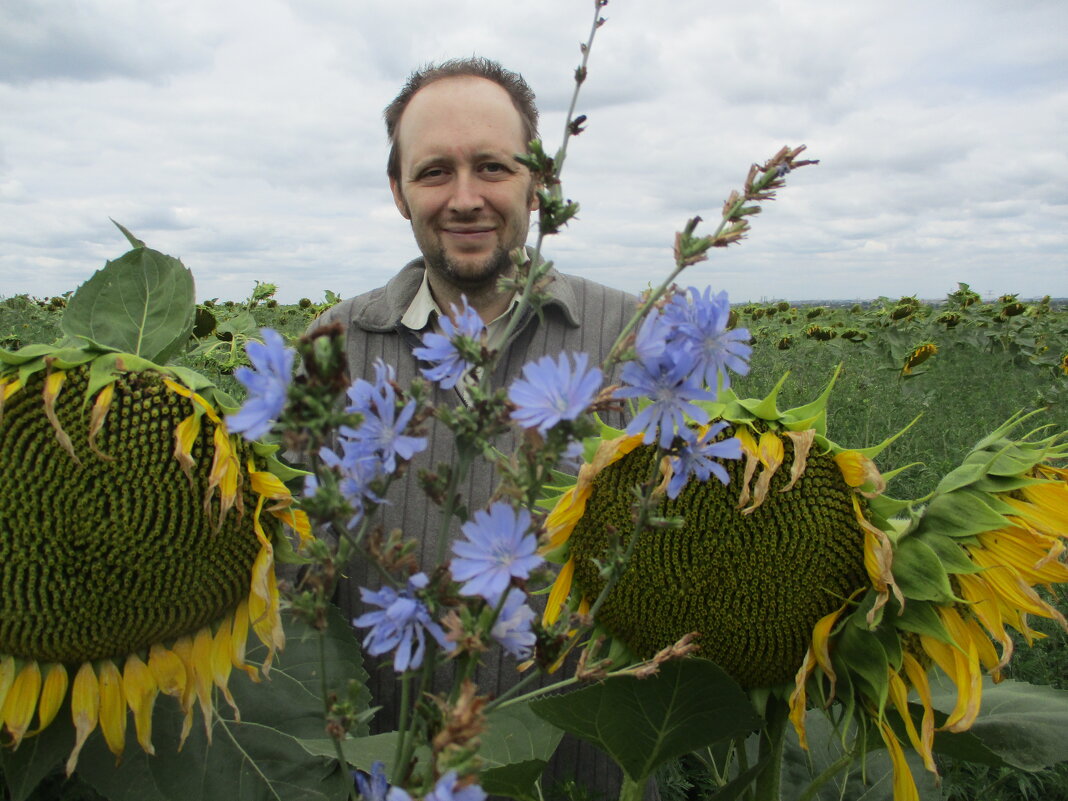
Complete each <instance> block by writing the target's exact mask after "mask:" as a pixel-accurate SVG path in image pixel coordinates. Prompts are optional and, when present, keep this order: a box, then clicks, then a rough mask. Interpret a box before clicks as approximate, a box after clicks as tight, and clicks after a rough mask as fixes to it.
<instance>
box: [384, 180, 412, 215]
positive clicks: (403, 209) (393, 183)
mask: <svg viewBox="0 0 1068 801" xmlns="http://www.w3.org/2000/svg"><path fill="white" fill-rule="evenodd" d="M389 190H390V191H391V192H392V193H393V202H394V203H395V204H396V205H397V211H399V212H400V213H401V216H402V217H403V218H404V219H406V220H411V219H412V213H411V211H409V209H408V201H406V200H405V199H404V193H403V192H401V188H400V183H399V182H398V181H397V180H396V179H395V178H390V179H389Z"/></svg>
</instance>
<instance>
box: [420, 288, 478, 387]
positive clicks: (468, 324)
mask: <svg viewBox="0 0 1068 801" xmlns="http://www.w3.org/2000/svg"><path fill="white" fill-rule="evenodd" d="M460 303H461V305H460V307H459V308H457V307H456V306H455V305H453V306H452V313H453V316H454V317H455V318H456V322H455V323H454V322H453V321H452V320H451V319H449V317H448V316H446V315H442V316H441V317H439V318H438V322H439V324H440V325H441V330H442V331H443V332H444V333H442V334H438V333H434V332H431V333H427V334H423V339H422V341H423V347H421V348H413V349H412V353H413V354H414V355H415V357H416V358H417V359H420V360H421V361H424V362H429V363H430V367H424V368H421V369H422V373H423V375H424V376H425V377H426V378H427V379H428V380H430V381H433V382H435V383H437V384H439V385H440V386H441V388H442V389H452V388H453V387H455V386H456V384H457V383H458V382H459V381H460V379H461V378H462V377H463V375H464V373H465V372H467V371H468V370H470V369H471V366H472V365H471V362H469V361H467V360H466V359H464V358H463V356H461V355H460V351H459V350H458V349H457V347H456V341H457V340H458V339H459V338H460V337H464V338H466V339H472V340H475V341H476V342H477V341H478V340H480V339H481V338H482V333H483V331H485V328H486V326H485V325H484V324H483V322H482V317H480V316H479V313H478V312H477V311H476V310H475V309H472V308H471V307H470V306H468V305H467V298H466V297H464V296H461V297H460Z"/></svg>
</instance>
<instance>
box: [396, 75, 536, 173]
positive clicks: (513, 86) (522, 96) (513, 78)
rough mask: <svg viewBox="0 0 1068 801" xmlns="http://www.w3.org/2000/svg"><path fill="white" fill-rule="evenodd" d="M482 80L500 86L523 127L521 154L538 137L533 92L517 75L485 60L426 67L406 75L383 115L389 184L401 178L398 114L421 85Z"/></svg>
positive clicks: (399, 115) (520, 76) (401, 113)
mask: <svg viewBox="0 0 1068 801" xmlns="http://www.w3.org/2000/svg"><path fill="white" fill-rule="evenodd" d="M465 77H466V78H483V79H485V80H487V81H492V82H493V83H495V84H497V85H498V86H500V87H501V88H502V89H504V91H505V92H507V93H508V97H509V98H510V99H511V101H512V105H513V106H514V107H515V110H516V113H517V114H518V115H519V119H520V121H521V122H522V125H523V152H525V151H526V149H527V148H526V143H527V142H529V141H530V140H531V139H537V138H538V107H537V106H536V105H534V92H533V90H532V89H531V88H530V86H528V85H527V82H526V81H524V80H523V76H522V75H520V74H519V73H518V72H512V71H511V70H506V69H505V68H504V67H502V66H501V65H500V64H498V63H497V62H496V61H491V60H490V59H488V58H454V59H451V60H449V61H445V62H443V63H441V64H427V65H426V66H425V67H422V68H421V69H418V70H416V71H415V72H413V73H412V74H411V75H409V76H408V82H407V83H405V84H404V88H403V89H401V90H400V93H399V94H398V95H397V96H396V97H395V98H394V99H393V102H392V103H390V104H389V105H388V106H386V110H385V111H384V112H383V114H382V116H383V117H385V120H386V135H387V136H388V137H389V144H390V148H389V161H388V162H386V175H388V176H389V179H390V180H391V181H396V180H397V179H399V178H400V153H399V152H398V148H397V126H398V125H399V124H400V118H401V115H403V114H404V110H405V109H406V108H407V107H408V103H409V101H411V99H412V97H414V96H415V93H416V92H418V91H419V90H420V89H422V88H423V87H424V86H428V85H429V84H432V83H433V82H434V81H440V80H442V79H443V78H465Z"/></svg>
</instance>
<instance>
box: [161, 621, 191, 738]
mask: <svg viewBox="0 0 1068 801" xmlns="http://www.w3.org/2000/svg"><path fill="white" fill-rule="evenodd" d="M171 651H172V652H173V653H174V655H175V656H177V657H178V659H180V660H181V662H182V667H183V668H184V670H185V689H184V690H183V691H182V698H181V702H182V712H183V713H185V716H184V718H183V719H182V733H181V736H180V737H179V738H178V750H179V751H181V750H182V746H184V745H185V740H186V738H187V737H188V736H189V732H190V731H191V730H192V728H193V699H194V698H196V684H197V682H196V669H195V668H194V667H193V638H192V637H190V636H188V635H186V636H184V637H179V638H178V639H177V640H175V641H174V645H172V646H171ZM161 686H162V685H161Z"/></svg>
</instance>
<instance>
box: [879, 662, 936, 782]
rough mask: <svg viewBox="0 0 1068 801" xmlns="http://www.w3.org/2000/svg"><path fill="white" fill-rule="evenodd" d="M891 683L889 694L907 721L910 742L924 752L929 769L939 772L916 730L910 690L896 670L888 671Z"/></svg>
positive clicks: (924, 758)
mask: <svg viewBox="0 0 1068 801" xmlns="http://www.w3.org/2000/svg"><path fill="white" fill-rule="evenodd" d="M887 675H888V678H889V683H888V689H889V696H890V700H891V701H892V702H893V704H894V706H895V707H897V711H898V713H899V714H900V715H901V720H902V721H904V723H905V731H906V733H907V734H908V736H909V742H911V743H912V747H913V748H914V749H915V750H916V752H917V753H919V754H923V764H924V767H925V768H927V770H929V771H931V772H932V773H934V774H936V775H937V773H938V769H937V768H936V767H935V764H934V760H933V759H932V758H931V756H930V755H929V754H926V753H924V744H923V740H922V738H921V737H920V733H919V732H918V731H916V724H915V723H914V722H913V721H912V715H911V714H910V713H909V691H908V688H907V687H906V686H905V682H904V681H903V680H902V678H901V676H900V675H899V674H898V672H897V671H896V670H893V669H891V670H889V671H888V673H887Z"/></svg>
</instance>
